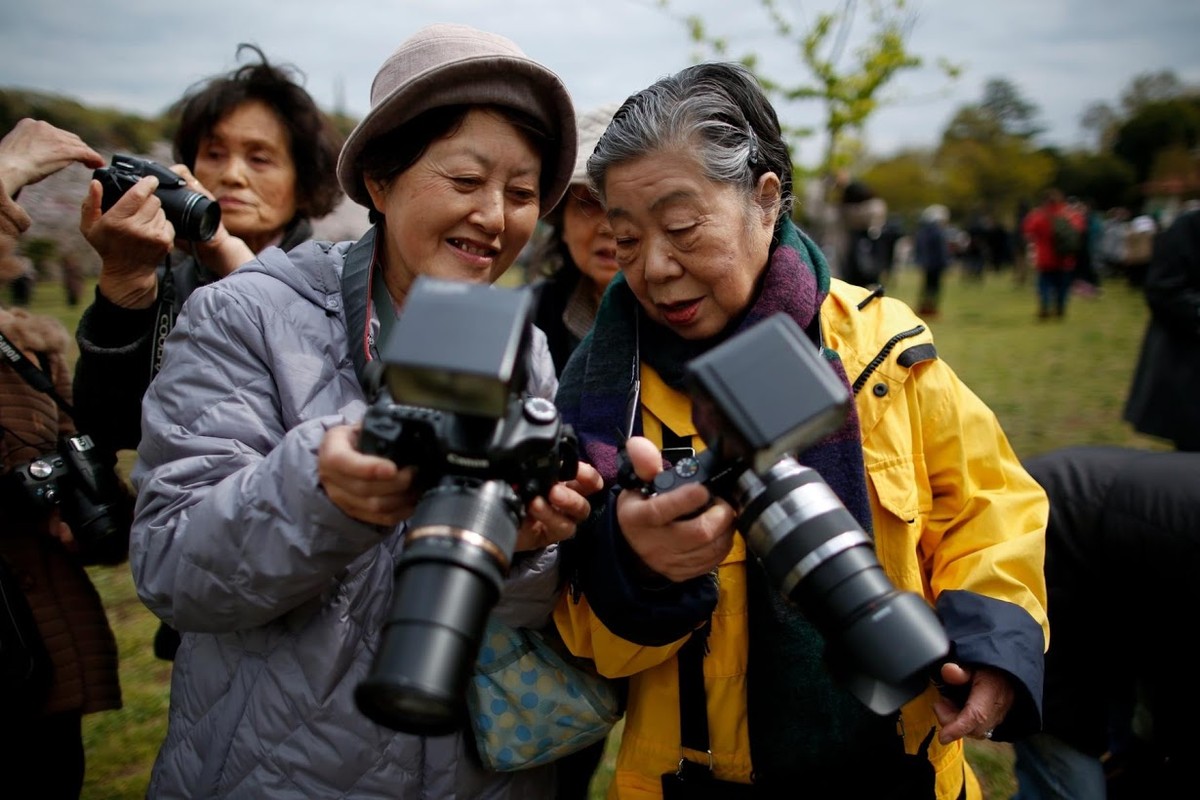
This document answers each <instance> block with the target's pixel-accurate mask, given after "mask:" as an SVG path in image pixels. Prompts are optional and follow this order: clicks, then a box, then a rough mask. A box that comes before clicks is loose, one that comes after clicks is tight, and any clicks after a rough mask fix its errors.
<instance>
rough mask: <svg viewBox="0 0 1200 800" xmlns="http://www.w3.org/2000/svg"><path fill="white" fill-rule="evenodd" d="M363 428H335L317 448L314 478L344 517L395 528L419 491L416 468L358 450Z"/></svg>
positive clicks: (343, 426) (359, 425)
mask: <svg viewBox="0 0 1200 800" xmlns="http://www.w3.org/2000/svg"><path fill="white" fill-rule="evenodd" d="M361 432H362V425H361V424H358V425H338V426H336V427H333V428H330V429H329V430H328V431H326V432H325V436H324V438H322V439H321V445H320V447H319V448H318V449H317V478H318V480H319V482H320V485H321V488H323V489H324V490H325V494H326V495H327V496H328V497H329V499H330V500H331V501H332V502H333V504H334V505H335V506H337V507H338V508H340V509H341V510H342V511H343V512H344V513H345V514H346V515H347V516H349V517H352V518H354V519H356V520H358V521H360V522H366V523H368V524H371V525H385V526H394V525H397V524H399V523H400V522H401V521H402V520H406V519H408V518H409V517H410V516H412V513H413V509H415V508H416V506H417V501H418V500H420V499H421V494H420V492H419V491H418V490H417V489H416V487H415V477H416V468H415V467H405V468H404V469H401V468H399V467H397V466H396V464H395V462H393V461H392V460H391V459H388V458H383V457H382V456H376V455H370V454H368V453H363V452H360V451H359V449H358V437H359V435H360V434H361Z"/></svg>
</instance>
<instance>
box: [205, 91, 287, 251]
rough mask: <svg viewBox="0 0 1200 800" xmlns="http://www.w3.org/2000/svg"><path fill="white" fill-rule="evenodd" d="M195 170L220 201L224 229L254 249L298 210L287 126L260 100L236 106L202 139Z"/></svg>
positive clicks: (265, 242)
mask: <svg viewBox="0 0 1200 800" xmlns="http://www.w3.org/2000/svg"><path fill="white" fill-rule="evenodd" d="M193 174H194V175H195V176H196V179H197V180H199V181H200V183H202V184H203V185H204V188H206V189H208V190H209V191H210V192H212V193H213V196H214V197H216V198H217V202H218V203H220V205H221V221H222V222H223V223H224V224H225V229H226V230H228V231H229V232H230V233H231V234H233V235H234V236H237V237H238V238H240V239H242V240H243V241H245V242H246V244H247V245H249V246H250V249H251V250H253V251H254V252H256V253H257V252H259V251H260V250H262V249H263V248H264V247H266V245H267V244H268V243H269V242H271V240H273V239H275V238H276V237H278V236H279V235H281V234H282V233H283V229H284V228H285V227H286V226H287V224H288V223H289V222H291V220H292V217H294V216H295V215H296V164H295V162H294V161H293V160H292V150H291V141H290V139H289V136H288V130H287V128H286V127H285V126H284V124H283V121H282V120H280V119H279V116H278V115H277V114H276V113H275V111H273V110H272V109H271V108H270V107H269V106H268V105H267V104H266V103H263V102H262V101H260V100H250V101H247V102H245V103H242V104H241V105H239V106H237V107H236V108H234V109H233V111H230V112H229V113H228V114H226V115H225V117H223V118H222V119H221V121H220V122H218V123H217V124H216V125H215V126H213V129H212V130H211V131H210V132H209V133H208V135H207V136H204V137H202V138H201V139H200V148H199V149H198V150H197V151H196V167H195V169H194V170H193Z"/></svg>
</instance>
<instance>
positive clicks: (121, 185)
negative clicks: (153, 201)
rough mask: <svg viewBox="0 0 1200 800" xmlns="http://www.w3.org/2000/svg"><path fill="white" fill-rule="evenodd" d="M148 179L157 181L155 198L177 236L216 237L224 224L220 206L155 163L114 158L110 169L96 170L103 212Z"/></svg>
mask: <svg viewBox="0 0 1200 800" xmlns="http://www.w3.org/2000/svg"><path fill="white" fill-rule="evenodd" d="M147 175H154V176H155V177H157V178H158V188H157V189H155V190H154V195H155V196H156V197H157V198H158V199H159V200H160V201H162V207H163V213H164V214H166V215H167V219H168V220H170V222H171V224H172V225H174V226H175V235H176V236H178V237H179V238H181V239H187V240H189V241H193V242H207V241H208V240H209V239H211V238H212V237H213V235H214V234H215V233H216V232H217V227H218V226H219V225H220V224H221V206H220V205H218V204H217V203H216V202H215V201H213V200H210V199H209V198H207V197H205V196H204V195H202V194H200V193H199V192H193V191H192V190H191V189H189V188H187V182H186V181H184V179H183V178H181V177H179V176H178V175H176V174H175V173H174V172H172V171H171V170H169V169H167V168H166V167H164V166H163V165H162V164H159V163H158V162H156V161H149V160H147V159H144V158H137V157H135V156H127V155H114V156H113V157H112V163H111V165H110V166H107V167H100V168H99V169H97V170H95V171H94V172H93V173H92V177H93V178H95V179H96V180H98V181H100V185H101V186H103V187H104V197H103V199H102V200H101V201H100V208H101V209H102V210H103V211H108V210H109V209H110V208H112V207H113V204H114V203H116V202H117V201H118V200H120V199H121V197H122V196H124V194H125V193H126V192H127V191H129V190H130V189H131V188H133V185H134V184H135V183H137V182H138V181H139V180H141V179H142V178H144V177H145V176H147Z"/></svg>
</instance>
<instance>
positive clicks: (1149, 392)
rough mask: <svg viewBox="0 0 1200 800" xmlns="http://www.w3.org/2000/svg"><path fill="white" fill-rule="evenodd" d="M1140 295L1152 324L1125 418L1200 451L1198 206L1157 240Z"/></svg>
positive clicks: (1149, 432) (1143, 430)
mask: <svg viewBox="0 0 1200 800" xmlns="http://www.w3.org/2000/svg"><path fill="white" fill-rule="evenodd" d="M1143 291H1144V293H1145V297H1146V302H1147V304H1149V306H1150V321H1149V323H1148V324H1147V327H1146V335H1145V337H1144V338H1143V340H1142V349H1141V353H1140V355H1139V356H1138V362H1137V370H1136V371H1135V372H1134V375H1133V386H1132V387H1131V389H1130V391H1129V398H1128V400H1127V401H1126V403H1125V413H1124V419H1125V420H1126V421H1127V422H1129V423H1131V424H1132V425H1133V428H1134V430H1136V431H1138V432H1139V433H1144V434H1146V435H1148V436H1157V437H1160V438H1163V439H1167V440H1169V441H1171V442H1172V443H1174V445H1175V448H1176V449H1178V450H1186V451H1189V452H1197V451H1200V208H1196V209H1192V210H1190V211H1188V212H1186V213H1184V214H1181V215H1180V216H1179V217H1178V218H1177V219H1176V220H1175V222H1174V223H1173V224H1172V225H1171V227H1169V228H1168V229H1167V230H1166V231H1165V232H1163V234H1162V235H1161V236H1160V237H1159V238H1158V240H1157V241H1156V242H1155V244H1154V255H1153V256H1152V258H1151V260H1150V266H1149V268H1148V269H1147V271H1146V278H1145V283H1144V286H1143Z"/></svg>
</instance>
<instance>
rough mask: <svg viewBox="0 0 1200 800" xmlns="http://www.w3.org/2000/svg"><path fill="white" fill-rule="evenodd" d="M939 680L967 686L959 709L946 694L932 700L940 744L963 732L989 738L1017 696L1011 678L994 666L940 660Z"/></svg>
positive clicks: (976, 737) (957, 737)
mask: <svg viewBox="0 0 1200 800" xmlns="http://www.w3.org/2000/svg"><path fill="white" fill-rule="evenodd" d="M942 681H943V682H945V683H946V684H947V685H949V686H963V687H969V690H970V694H968V695H967V701H966V702H965V703H964V704H963V707H962V708H961V709H960V708H959V707H958V706H957V705H955V703H954V701H953V700H950V699H949V698H947V697H945V696H943V697H939V698H938V700H937V702H936V703H934V704H933V713H934V714H936V715H937V719H938V724H940V725H941V726H942V729H941V731H939V732H938V741H939V742H941V743H942V744H950V743H951V742H953V741H955V740H957V739H961V738H963V737H964V736H969V737H971V738H973V739H990V738H992V731H993V730H994V729H995V728H996V726H997V725H999V724H1000V723H1001V722H1003V721H1004V717H1005V716H1007V715H1008V710H1009V709H1010V708H1012V704H1013V702H1014V701H1015V700H1016V693H1015V692H1014V690H1013V685H1012V681H1010V680H1009V678H1008V675H1007V674H1006V673H1005V672H1004V671H1003V670H999V669H996V668H995V667H975V668H965V667H961V666H959V665H958V664H954V663H947V664H943V665H942Z"/></svg>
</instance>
